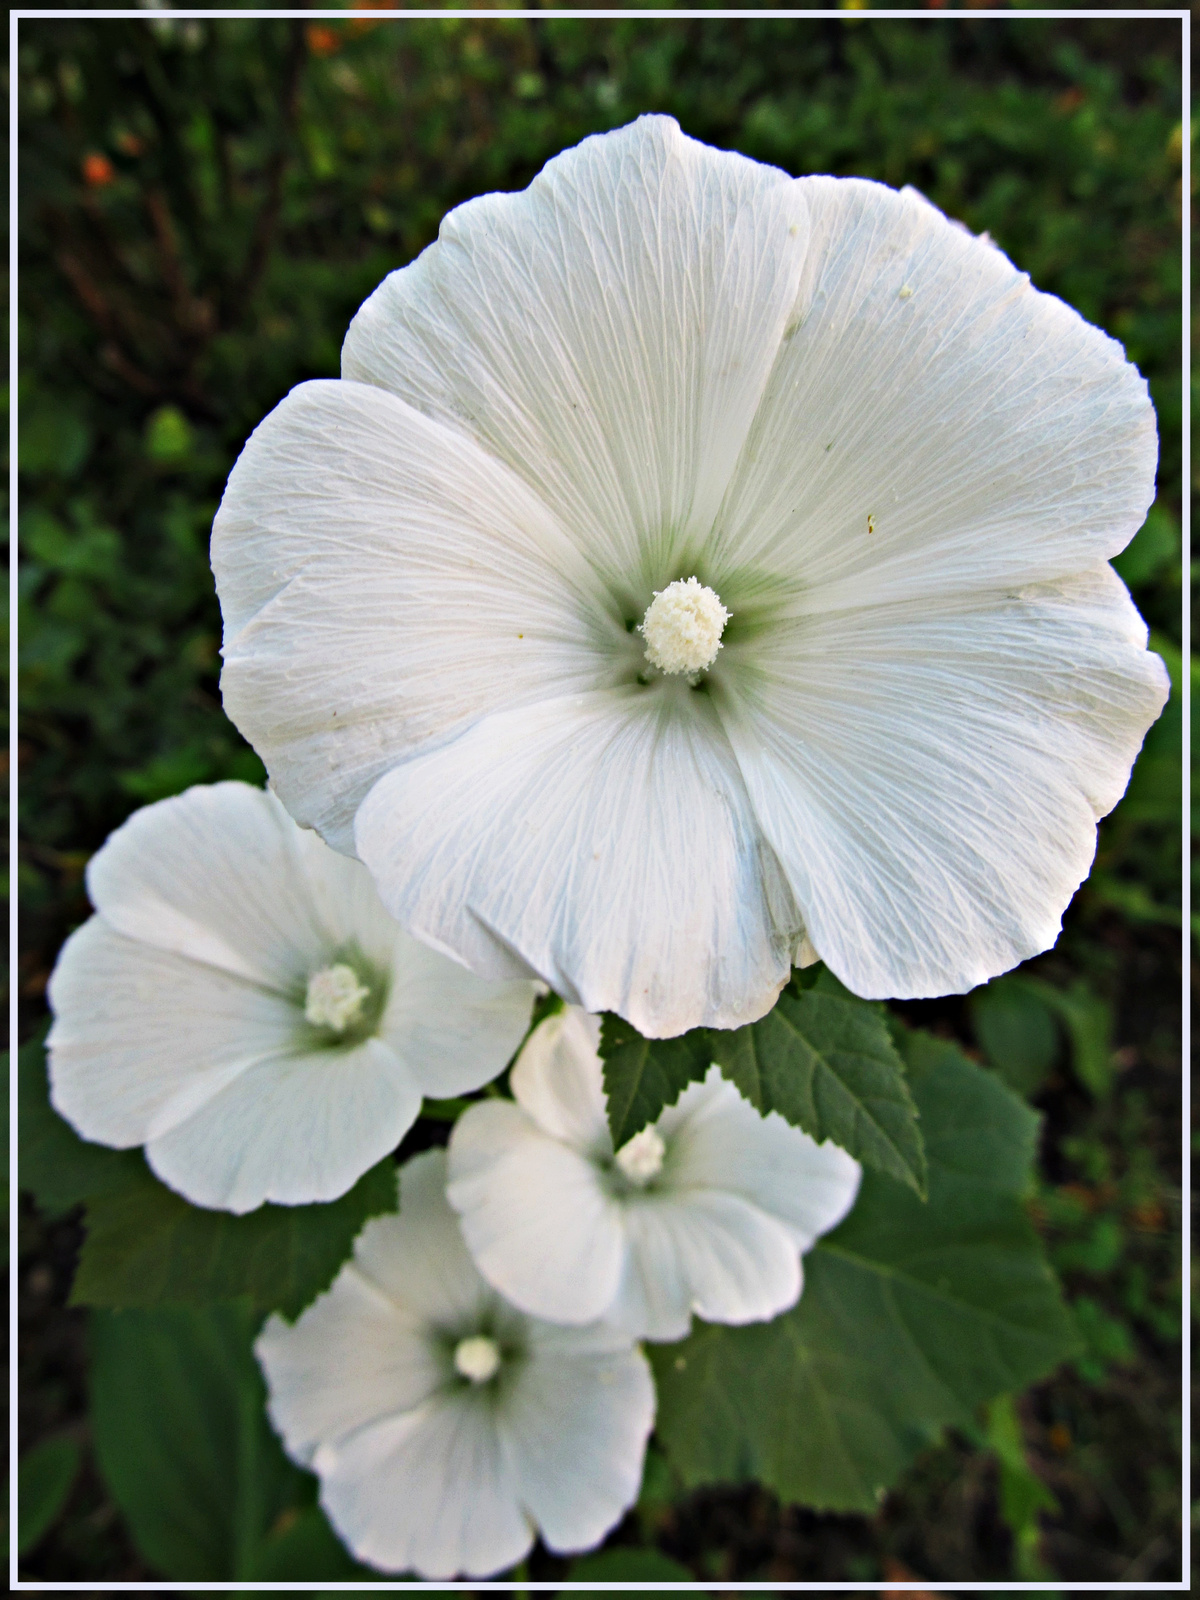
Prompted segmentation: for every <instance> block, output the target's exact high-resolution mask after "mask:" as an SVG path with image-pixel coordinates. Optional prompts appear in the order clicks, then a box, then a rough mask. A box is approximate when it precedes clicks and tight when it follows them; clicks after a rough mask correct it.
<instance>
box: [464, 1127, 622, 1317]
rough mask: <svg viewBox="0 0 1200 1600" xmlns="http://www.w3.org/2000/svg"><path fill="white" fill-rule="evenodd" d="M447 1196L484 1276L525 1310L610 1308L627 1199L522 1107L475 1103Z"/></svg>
mask: <svg viewBox="0 0 1200 1600" xmlns="http://www.w3.org/2000/svg"><path fill="white" fill-rule="evenodd" d="M449 1174H450V1183H449V1186H448V1189H447V1197H448V1199H449V1201H450V1204H451V1205H452V1206H453V1207H454V1209H455V1210H456V1211H457V1212H458V1213H459V1216H460V1220H461V1222H462V1231H463V1237H464V1238H465V1240H466V1242H467V1247H468V1249H469V1250H470V1252H471V1255H472V1257H473V1259H474V1261H475V1264H476V1266H477V1267H478V1268H479V1270H480V1272H482V1273H483V1275H484V1277H485V1278H486V1279H487V1280H488V1282H489V1283H491V1284H492V1285H493V1286H494V1287H495V1288H496V1289H498V1290H499V1291H500V1293H501V1294H503V1295H504V1296H505V1298H506V1299H508V1300H511V1301H512V1303H513V1304H514V1305H516V1306H519V1307H520V1308H521V1310H522V1311H527V1312H530V1313H532V1314H533V1315H535V1316H539V1317H546V1318H549V1319H550V1320H552V1321H555V1322H567V1323H585V1322H592V1321H594V1320H595V1319H596V1318H597V1317H599V1316H601V1315H602V1314H603V1313H604V1311H605V1309H606V1308H607V1306H608V1304H609V1302H610V1301H611V1300H612V1298H613V1295H614V1294H615V1293H616V1290H617V1284H618V1282H619V1280H620V1277H621V1269H622V1265H623V1262H624V1256H625V1238H624V1232H623V1229H622V1222H621V1209H620V1207H619V1206H618V1205H617V1203H616V1201H615V1200H613V1199H612V1197H611V1196H610V1195H609V1194H608V1193H607V1192H606V1191H605V1189H604V1187H603V1183H602V1180H601V1175H600V1173H599V1172H598V1171H597V1169H596V1168H595V1167H594V1166H593V1165H592V1163H591V1162H590V1161H589V1160H588V1159H587V1158H586V1157H585V1156H582V1155H580V1154H579V1153H578V1152H577V1151H575V1150H573V1149H571V1148H570V1147H569V1146H568V1145H565V1144H559V1143H558V1142H557V1141H556V1140H554V1139H551V1138H549V1137H548V1136H547V1135H546V1134H544V1133H542V1132H541V1131H540V1130H539V1129H538V1127H537V1126H536V1124H535V1123H534V1122H533V1121H532V1120H531V1119H530V1118H529V1117H527V1116H526V1115H525V1113H524V1112H523V1111H522V1110H521V1109H520V1107H518V1106H515V1105H511V1104H505V1103H504V1102H503V1101H499V1100H489V1101H484V1102H483V1103H481V1104H479V1105H475V1106H472V1107H470V1109H469V1110H467V1111H465V1112H464V1113H463V1115H462V1116H461V1117H460V1118H459V1119H458V1121H457V1123H456V1124H455V1126H454V1132H453V1134H452V1135H451V1139H450V1164H449Z"/></svg>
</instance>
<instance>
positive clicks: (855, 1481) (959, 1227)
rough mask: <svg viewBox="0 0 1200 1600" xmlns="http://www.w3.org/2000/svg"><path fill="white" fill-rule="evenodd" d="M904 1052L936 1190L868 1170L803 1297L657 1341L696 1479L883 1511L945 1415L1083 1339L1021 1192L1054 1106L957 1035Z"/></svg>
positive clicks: (666, 1411)
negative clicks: (754, 1318)
mask: <svg viewBox="0 0 1200 1600" xmlns="http://www.w3.org/2000/svg"><path fill="white" fill-rule="evenodd" d="M905 1056H906V1062H907V1064H908V1066H909V1071H910V1077H911V1082H912V1086H913V1094H914V1098H915V1099H916V1102H917V1105H918V1108H919V1110H920V1113H921V1117H922V1124H923V1127H924V1129H925V1141H926V1152H927V1156H928V1162H929V1198H928V1201H927V1202H925V1203H922V1202H921V1201H920V1200H919V1199H918V1198H917V1197H916V1196H915V1195H914V1194H913V1193H912V1191H911V1190H910V1189H909V1188H907V1187H905V1186H904V1185H902V1184H900V1183H898V1182H896V1181H895V1180H893V1179H891V1178H888V1177H886V1176H885V1175H883V1174H882V1173H876V1172H867V1173H866V1174H864V1177H863V1184H862V1191H861V1194H860V1196H859V1200H858V1202H857V1204H856V1205H855V1207H854V1210H853V1211H852V1212H851V1213H850V1216H849V1217H848V1218H847V1219H846V1221H845V1222H843V1223H842V1224H841V1226H840V1227H838V1228H837V1229H835V1230H834V1232H833V1233H831V1234H829V1235H828V1236H827V1237H826V1238H825V1239H823V1240H821V1241H820V1243H819V1244H818V1245H817V1246H816V1248H815V1249H813V1250H812V1251H810V1252H809V1254H808V1255H807V1256H806V1257H805V1261H804V1268H805V1288H804V1293H803V1295H802V1297H801V1300H800V1303H799V1305H798V1306H797V1307H796V1308H795V1310H793V1311H790V1312H788V1313H786V1314H785V1315H783V1316H781V1317H777V1318H776V1319H775V1320H774V1321H773V1322H771V1323H766V1324H760V1325H756V1326H751V1327H745V1328H727V1327H705V1326H700V1327H698V1328H697V1330H696V1331H695V1332H694V1333H693V1334H692V1336H691V1337H690V1338H689V1339H687V1340H686V1341H684V1342H683V1343H681V1344H678V1345H671V1346H659V1347H656V1348H652V1349H651V1351H650V1354H651V1358H652V1361H653V1364H654V1368H655V1374H656V1377H657V1380H658V1397H659V1407H658V1420H657V1424H656V1427H657V1431H658V1436H659V1439H660V1440H661V1442H662V1443H663V1445H664V1447H665V1449H666V1451H667V1453H668V1455H669V1457H670V1459H671V1461H672V1464H673V1465H674V1466H675V1468H676V1470H677V1471H678V1472H679V1473H680V1475H681V1476H682V1478H683V1480H684V1482H685V1483H686V1484H687V1486H688V1487H689V1488H692V1487H696V1486H698V1485H700V1484H703V1483H710V1482H719V1481H728V1480H735V1481H736V1480H739V1479H745V1478H750V1477H755V1478H758V1479H759V1480H760V1481H762V1482H763V1483H765V1484H766V1485H767V1486H768V1487H770V1488H772V1489H774V1490H775V1491H776V1492H777V1493H778V1494H779V1495H780V1496H781V1497H782V1498H783V1499H785V1500H792V1501H799V1502H801V1503H803V1504H805V1505H809V1506H813V1507H816V1508H818V1509H824V1510H842V1511H870V1510H872V1509H874V1507H875V1505H876V1503H877V1500H878V1497H879V1495H880V1494H881V1493H882V1491H883V1490H885V1489H886V1488H887V1487H888V1486H889V1485H890V1484H892V1483H894V1482H895V1480H896V1478H897V1477H898V1476H899V1475H900V1473H901V1472H902V1471H903V1470H904V1469H905V1467H906V1466H907V1465H908V1463H909V1462H910V1461H911V1460H912V1459H913V1457H914V1455H915V1454H916V1452H917V1451H918V1450H919V1449H920V1448H921V1447H922V1446H923V1445H924V1444H925V1443H927V1442H929V1441H930V1440H931V1439H933V1438H934V1437H936V1435H937V1433H938V1432H939V1430H940V1429H941V1428H942V1427H943V1426H945V1425H946V1424H948V1423H959V1424H964V1425H965V1424H967V1423H969V1422H970V1420H971V1417H972V1414H973V1412H974V1411H975V1408H976V1407H977V1406H978V1405H979V1404H980V1403H981V1402H983V1401H985V1400H989V1399H991V1398H993V1397H994V1396H996V1395H998V1394H1003V1393H1008V1392H1011V1391H1014V1390H1018V1389H1021V1388H1024V1387H1025V1385H1027V1384H1029V1383H1031V1382H1033V1381H1034V1379H1036V1378H1038V1377H1041V1376H1042V1375H1043V1374H1045V1373H1046V1372H1048V1371H1050V1370H1051V1369H1052V1368H1053V1367H1054V1366H1056V1365H1057V1364H1058V1362H1060V1361H1062V1360H1063V1359H1065V1358H1066V1357H1067V1356H1069V1355H1070V1354H1071V1353H1072V1351H1073V1349H1074V1348H1075V1344H1076V1334H1075V1330H1074V1325H1073V1322H1072V1319H1071V1317H1070V1315H1069V1313H1068V1311H1067V1308H1066V1306H1065V1305H1064V1303H1063V1299H1062V1295H1061V1291H1060V1289H1059V1287H1058V1283H1057V1281H1056V1279H1055V1278H1054V1275H1053V1273H1052V1272H1051V1270H1050V1268H1049V1266H1048V1264H1047V1262H1046V1259H1045V1256H1044V1253H1043V1251H1042V1248H1041V1244H1040V1241H1039V1240H1038V1238H1037V1235H1036V1234H1035V1232H1034V1231H1033V1228H1032V1227H1031V1225H1030V1223H1029V1221H1028V1219H1027V1217H1026V1216H1025V1214H1024V1211H1023V1209H1022V1206H1021V1203H1020V1196H1021V1194H1022V1193H1023V1192H1024V1190H1025V1188H1026V1186H1027V1185H1028V1183H1029V1181H1030V1169H1031V1162H1032V1156H1033V1149H1034V1141H1035V1139H1036V1133H1037V1118H1036V1117H1035V1116H1034V1114H1033V1113H1032V1112H1031V1111H1030V1110H1029V1108H1028V1106H1026V1105H1024V1104H1023V1103H1022V1102H1021V1101H1020V1100H1018V1098H1017V1097H1016V1096H1015V1095H1014V1094H1012V1092H1011V1091H1010V1090H1008V1089H1007V1088H1006V1087H1005V1086H1004V1085H1003V1084H1002V1083H1001V1082H1000V1081H999V1079H997V1078H996V1077H995V1076H994V1075H992V1074H990V1073H988V1072H986V1071H984V1070H983V1069H982V1068H980V1067H976V1066H975V1065H974V1064H973V1063H972V1062H970V1061H968V1060H967V1058H966V1057H965V1056H963V1055H962V1053H961V1052H960V1051H959V1050H958V1049H957V1048H956V1047H955V1046H954V1045H952V1044H947V1043H946V1042H944V1041H941V1040H936V1039H932V1038H930V1037H929V1036H928V1035H921V1034H913V1035H909V1036H908V1037H907V1039H906V1041H905Z"/></svg>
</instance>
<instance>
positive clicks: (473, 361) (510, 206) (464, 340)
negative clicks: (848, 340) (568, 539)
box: [342, 116, 808, 608]
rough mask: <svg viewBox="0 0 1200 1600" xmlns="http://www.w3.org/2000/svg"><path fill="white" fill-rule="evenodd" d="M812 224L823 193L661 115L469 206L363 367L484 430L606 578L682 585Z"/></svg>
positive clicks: (362, 338)
mask: <svg viewBox="0 0 1200 1600" xmlns="http://www.w3.org/2000/svg"><path fill="white" fill-rule="evenodd" d="M807 233H808V219H807V213H806V208H805V202H804V187H803V185H802V184H800V183H798V182H796V181H795V180H794V179H790V178H788V177H787V176H786V175H785V174H784V173H781V172H779V171H776V170H775V169H774V168H771V167H766V166H762V165H761V164H759V163H757V162H753V161H748V160H746V159H745V157H743V156H738V155H734V154H731V153H728V152H725V151H718V150H713V149H710V148H709V147H708V146H706V145H702V144H699V143H697V142H695V141H694V140H691V139H687V138H685V137H684V136H683V134H682V133H680V131H679V128H678V126H677V125H676V124H675V123H674V122H673V121H672V120H671V119H670V118H668V117H657V116H656V117H642V118H640V119H639V120H638V121H637V122H636V123H634V124H633V125H631V126H630V127H627V128H622V129H620V130H618V131H616V132H614V133H609V134H604V135H599V136H595V137H593V138H590V139H585V140H584V141H583V143H582V144H580V145H579V146H577V147H576V148H575V149H572V150H568V151H565V152H564V153H563V154H562V155H560V156H558V157H556V158H555V159H554V160H553V161H551V162H549V163H548V165H547V166H546V167H545V168H544V170H543V171H542V172H541V173H540V174H539V175H538V177H537V178H535V179H534V181H533V183H532V184H531V185H530V187H529V188H528V189H526V190H525V191H524V192H523V193H521V194H515V195H508V194H492V195H484V196H482V197H480V198H479V199H476V200H471V201H468V202H467V204H466V205H462V206H459V207H458V208H457V209H456V210H455V211H452V212H451V213H450V214H449V216H447V217H446V218H445V219H444V221H443V222H442V226H441V230H440V234H439V238H438V241H437V243H436V244H434V245H432V246H430V248H429V249H428V250H427V251H425V253H424V254H423V255H422V256H421V257H420V258H419V259H418V260H417V261H416V262H414V263H413V265H412V266H409V267H406V268H404V269H403V270H402V271H400V272H396V273H393V274H392V276H391V277H389V278H387V279H386V280H385V281H384V283H383V284H382V285H381V286H380V287H379V288H378V289H377V290H376V291H375V293H374V294H373V295H372V296H371V298H370V299H369V300H368V301H367V303H366V304H365V305H364V306H363V308H362V310H361V311H360V312H359V313H358V315H357V317H356V318H355V319H354V322H353V323H352V324H351V328H350V332H349V334H348V335H347V337H346V343H345V346H344V348H343V351H342V373H343V376H344V377H346V378H354V379H359V380H362V381H364V382H369V383H375V384H380V385H382V386H384V387H385V388H388V389H390V390H392V391H393V392H394V393H395V394H398V395H400V396H402V397H403V398H404V399H405V400H408V401H410V402H411V403H412V404H413V405H416V406H419V407H420V408H421V409H422V410H424V411H426V412H428V413H429V414H430V415H431V416H436V417H439V418H443V419H446V420H448V421H450V422H452V423H453V424H454V425H456V426H458V427H462V428H464V429H467V430H469V431H470V432H471V433H472V434H474V436H475V437H477V438H478V439H480V440H481V441H482V442H483V443H484V444H485V445H486V447H487V448H488V450H489V451H491V452H492V453H493V454H494V455H495V456H496V457H498V458H499V459H500V460H501V461H504V462H507V463H508V465H509V466H511V467H514V468H515V469H516V470H517V471H518V472H519V473H520V474H521V475H522V476H523V477H525V479H526V480H527V481H528V482H529V483H530V484H531V485H532V486H533V487H534V489H536V491H537V492H538V494H539V495H540V496H541V498H542V499H543V500H544V501H545V503H546V505H547V506H548V507H549V508H550V509H551V511H552V512H553V513H554V514H555V516H556V517H557V518H558V519H559V521H560V522H561V524H562V526H563V527H564V528H566V529H568V530H569V531H570V532H572V533H573V535H574V536H575V539H576V541H577V543H578V545H579V548H580V549H581V550H583V551H586V552H587V553H588V555H589V558H590V559H591V560H593V561H594V562H595V563H596V564H597V566H598V567H599V568H600V570H602V571H603V572H604V573H605V576H606V577H608V578H609V579H610V580H615V581H617V582H619V583H623V584H624V585H626V586H629V585H630V584H631V582H638V581H639V580H640V581H641V583H642V585H643V587H644V586H645V585H646V584H648V583H655V584H656V585H657V586H659V587H661V585H662V583H663V582H666V581H670V579H672V578H676V577H681V576H687V573H686V572H684V571H683V570H682V569H681V570H680V571H675V570H673V567H674V566H676V565H678V564H679V562H680V561H683V563H684V565H686V559H687V552H688V551H689V550H692V549H695V548H696V547H697V545H698V542H699V541H700V540H702V539H703V538H704V537H705V536H706V535H707V534H708V532H709V529H710V527H711V525H712V522H713V518H714V516H715V514H716V511H717V507H718V505H719V504H720V500H721V496H722V493H723V491H724V489H725V486H726V484H727V483H728V480H729V476H730V473H731V472H732V470H733V466H734V463H735V461H736V460H737V456H738V452H739V450H740V448H741V445H742V442H743V440H744V439H745V437H746V431H747V429H748V427H749V425H750V421H751V418H752V417H753V415H754V411H755V408H756V406H757V404H758V401H759V398H760V396H761V394H762V390H763V385H764V384H765V382H766V379H767V375H768V373H769V372H770V369H771V364H772V362H773V360H774V358H775V352H776V349H777V346H778V342H779V338H780V335H781V334H782V332H783V329H784V325H785V323H786V321H787V318H788V315H789V313H790V311H791V308H792V304H793V302H794V299H795V295H796V289H797V285H798V282H799V273H800V266H801V262H802V261H803V257H804V250H805V245H806V242H807ZM667 568H672V570H670V571H667V570H666V569H667ZM648 599H649V594H648V593H647V594H646V595H645V597H644V598H643V599H642V602H641V603H642V607H643V608H644V606H645V604H646V602H647V601H648Z"/></svg>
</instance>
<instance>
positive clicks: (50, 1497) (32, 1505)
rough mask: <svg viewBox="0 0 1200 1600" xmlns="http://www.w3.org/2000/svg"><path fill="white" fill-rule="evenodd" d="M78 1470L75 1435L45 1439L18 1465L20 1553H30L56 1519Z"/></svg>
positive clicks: (20, 1554) (65, 1501)
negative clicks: (71, 1437)
mask: <svg viewBox="0 0 1200 1600" xmlns="http://www.w3.org/2000/svg"><path fill="white" fill-rule="evenodd" d="M78 1474H79V1446H78V1445H77V1444H76V1443H75V1441H74V1439H46V1440H44V1441H43V1442H42V1443H41V1444H39V1445H37V1446H35V1448H34V1449H32V1450H31V1451H30V1452H29V1454H28V1455H26V1456H23V1457H22V1458H21V1463H20V1465H19V1466H18V1468H17V1554H18V1555H19V1556H25V1555H28V1554H29V1552H30V1551H31V1550H32V1549H33V1548H34V1547H35V1545H37V1544H38V1543H39V1542H40V1541H41V1539H42V1538H43V1537H44V1535H45V1534H47V1533H48V1532H49V1531H50V1528H51V1526H52V1525H53V1524H54V1523H55V1522H56V1521H57V1519H58V1517H59V1514H60V1513H61V1511H62V1508H63V1506H65V1505H66V1503H67V1496H68V1495H69V1494H70V1492H71V1486H72V1484H73V1483H74V1482H75V1479H76V1477H77V1476H78Z"/></svg>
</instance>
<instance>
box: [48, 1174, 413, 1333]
mask: <svg viewBox="0 0 1200 1600" xmlns="http://www.w3.org/2000/svg"><path fill="white" fill-rule="evenodd" d="M397 1203H398V1188H397V1183H396V1167H395V1164H394V1162H393V1161H392V1159H391V1157H390V1156H389V1157H387V1158H386V1159H385V1160H383V1161H381V1162H380V1163H379V1164H378V1165H377V1166H374V1167H372V1168H371V1170H370V1171H369V1172H365V1173H364V1174H363V1176H362V1177H361V1178H360V1179H359V1180H358V1182H357V1183H356V1184H355V1185H354V1187H353V1188H352V1189H351V1190H349V1192H348V1193H346V1194H344V1195H342V1197H341V1198H340V1199H338V1200H332V1201H330V1202H329V1203H328V1204H325V1205H310V1206H276V1205H265V1206H260V1207H259V1208H258V1210H257V1211H250V1212H248V1213H247V1214H246V1215H245V1216H241V1217H235V1216H233V1215H232V1214H231V1213H229V1212H227V1211H208V1210H204V1209H202V1208H201V1207H199V1206H193V1205H189V1204H188V1202H187V1201H186V1200H183V1199H182V1198H181V1197H180V1196H179V1195H177V1194H175V1193H174V1192H173V1191H172V1190H170V1189H168V1188H166V1186H165V1185H163V1184H161V1183H159V1182H158V1180H157V1179H156V1178H155V1177H153V1176H152V1174H151V1173H150V1171H149V1170H148V1168H147V1167H146V1166H145V1164H144V1163H143V1164H142V1166H141V1170H140V1172H139V1173H138V1175H137V1177H136V1179H135V1181H134V1182H132V1183H131V1184H130V1185H129V1186H128V1187H127V1188H125V1189H122V1190H119V1191H117V1192H115V1193H111V1194H104V1195H98V1196H97V1197H96V1198H95V1199H93V1200H89V1201H88V1206H87V1216H86V1226H87V1236H86V1238H85V1240H84V1243H83V1249H82V1251H81V1252H80V1257H79V1269H78V1271H77V1273H76V1275H75V1283H74V1285H73V1287H72V1290H71V1303H72V1304H73V1305H92V1306H108V1307H113V1308H117V1307H126V1306H155V1305H164V1304H175V1305H204V1304H206V1303H207V1302H209V1301H212V1300H226V1299H235V1298H237V1297H238V1296H240V1295H246V1296H247V1297H248V1298H249V1299H250V1300H251V1302H252V1303H253V1304H254V1305H255V1306H257V1307H258V1308H259V1309H260V1310H263V1311H273V1310H277V1311H282V1312H283V1314H284V1315H285V1316H288V1317H295V1316H297V1315H298V1314H299V1313H300V1312H301V1311H302V1310H303V1309H304V1307H305V1306H306V1305H308V1303H309V1302H310V1301H311V1300H312V1299H314V1298H315V1296H316V1295H318V1294H320V1292H321V1291H322V1290H323V1289H326V1288H328V1286H329V1284H330V1283H331V1282H332V1281H333V1279H334V1277H335V1276H336V1274H337V1271H338V1269H339V1267H340V1266H341V1265H342V1263H343V1262H344V1261H345V1260H346V1258H347V1257H348V1256H349V1254H350V1251H351V1247H352V1246H353V1244H354V1240H355V1238H356V1237H357V1236H358V1234H359V1233H360V1232H361V1231H362V1227H363V1224H364V1223H365V1222H366V1221H367V1220H368V1219H369V1218H370V1217H377V1216H380V1215H381V1214H382V1213H384V1212H387V1211H394V1210H395V1209H396V1206H397Z"/></svg>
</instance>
